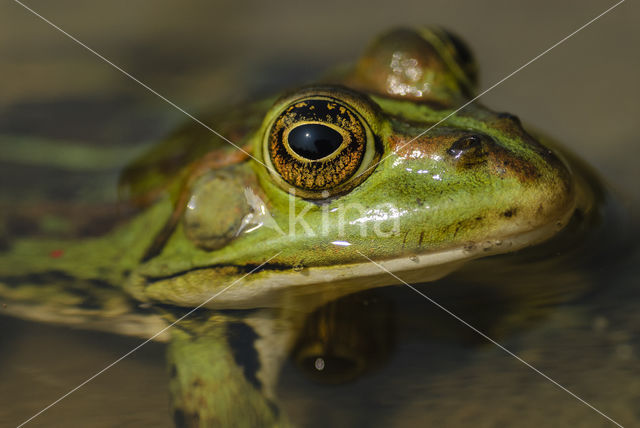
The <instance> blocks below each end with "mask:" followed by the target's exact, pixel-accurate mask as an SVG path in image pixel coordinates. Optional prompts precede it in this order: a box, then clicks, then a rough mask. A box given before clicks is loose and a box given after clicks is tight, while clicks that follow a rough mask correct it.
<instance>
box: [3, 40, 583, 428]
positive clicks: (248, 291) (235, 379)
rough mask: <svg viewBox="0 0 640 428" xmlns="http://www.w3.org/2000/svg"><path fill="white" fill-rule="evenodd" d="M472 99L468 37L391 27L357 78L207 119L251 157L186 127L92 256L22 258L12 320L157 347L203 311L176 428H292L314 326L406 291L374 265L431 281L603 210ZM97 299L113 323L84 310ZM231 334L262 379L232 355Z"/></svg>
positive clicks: (180, 379) (515, 123) (180, 389)
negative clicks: (292, 401)
mask: <svg viewBox="0 0 640 428" xmlns="http://www.w3.org/2000/svg"><path fill="white" fill-rule="evenodd" d="M476 85H477V75H476V67H475V62H474V60H473V58H472V57H471V54H470V53H469V50H468V49H467V47H466V46H465V45H464V44H463V43H462V42H461V41H460V40H459V39H458V38H457V37H455V36H453V35H451V34H450V33H448V32H446V31H444V30H441V29H436V28H430V29H417V30H413V29H397V30H393V31H390V32H387V33H385V34H383V35H381V36H379V37H378V38H377V39H376V40H375V41H374V42H373V43H372V44H371V45H370V47H369V48H368V49H367V50H366V51H365V53H364V54H363V55H362V57H361V58H360V59H359V60H358V61H357V62H356V64H355V66H353V67H352V68H350V69H349V70H348V71H345V72H341V73H336V74H333V75H330V76H328V77H327V78H325V79H324V81H322V82H321V83H319V84H315V85H312V86H306V87H303V88H300V89H296V90H293V91H290V92H287V93H285V94H283V95H280V96H278V97H277V98H271V99H267V100H263V101H258V102H254V103H250V104H247V105H246V106H244V107H240V108H237V109H229V111H228V112H225V113H224V114H221V115H220V114H218V115H216V116H212V118H211V120H210V121H208V120H207V121H206V122H209V123H212V124H213V125H212V126H213V127H214V128H216V129H217V130H219V131H220V132H221V133H222V134H223V135H225V136H227V137H228V138H230V139H231V140H232V141H233V142H234V143H235V144H237V145H238V146H240V147H241V148H242V149H243V150H238V149H237V148H235V147H233V146H232V145H230V144H228V143H227V142H225V141H222V140H221V139H219V138H218V137H216V136H214V135H211V134H210V133H209V131H207V130H206V129H203V128H201V127H200V126H199V125H197V124H189V125H187V126H185V127H183V128H182V129H179V130H178V131H177V132H176V133H175V134H174V135H172V136H171V137H169V138H168V139H167V140H166V141H164V142H161V143H160V144H159V145H158V146H157V147H155V148H154V149H152V151H150V152H148V153H146V154H145V155H144V156H142V157H141V158H139V159H138V160H136V161H135V162H133V163H132V164H131V165H130V166H129V167H128V168H127V169H125V171H123V174H122V180H121V183H120V192H121V194H122V195H124V197H125V198H126V199H127V200H128V201H130V202H131V203H132V204H134V205H136V206H137V207H138V213H137V214H136V215H135V216H133V217H132V218H131V219H129V221H127V222H125V223H122V224H120V225H118V226H117V227H115V228H114V229H113V230H112V231H110V232H109V233H107V234H105V235H104V236H101V237H95V238H88V239H84V240H80V241H69V240H60V239H51V240H43V239H27V238H25V239H18V240H15V241H14V242H11V245H10V248H9V250H7V251H5V252H4V253H3V254H2V256H1V259H0V261H1V265H0V269H1V271H0V278H1V279H2V282H0V295H2V296H3V297H4V298H5V299H8V300H9V301H11V302H12V303H11V304H10V305H9V308H8V310H7V312H8V313H12V314H15V315H18V316H21V317H27V318H28V317H31V318H37V319H40V320H44V321H54V322H65V323H67V324H74V323H75V324H77V323H80V322H83V323H86V325H85V327H87V328H98V329H104V330H110V331H115V332H118V333H125V334H133V335H139V336H143V337H144V336H147V335H150V333H151V334H152V333H153V332H154V331H157V330H159V328H157V327H158V326H159V325H161V324H159V323H158V319H159V318H158V316H156V315H153V314H152V313H156V312H155V310H157V312H158V313H161V314H162V318H164V319H165V320H168V321H175V320H178V319H179V317H180V314H181V313H183V312H184V311H182V312H181V311H180V309H179V308H185V310H186V309H188V308H194V307H200V305H202V304H203V302H205V301H206V302H207V303H206V304H205V305H204V306H203V307H202V308H200V309H199V310H198V312H197V313H196V314H194V315H193V316H192V317H189V318H187V319H185V320H182V321H180V323H178V324H176V325H175V326H174V327H173V328H172V329H171V330H170V331H171V339H170V344H169V350H168V359H169V366H170V373H171V376H172V380H171V390H172V407H173V413H174V416H175V420H176V424H177V425H181V426H211V425H217V424H219V425H222V426H247V425H251V426H260V425H264V426H272V425H273V426H277V425H286V424H287V423H288V422H287V419H286V415H284V414H283V413H282V412H281V411H279V409H278V406H277V401H276V399H275V393H274V389H275V383H276V380H277V373H278V369H279V367H280V365H281V364H282V361H283V359H284V358H285V357H286V355H287V350H288V349H289V348H290V347H291V346H292V340H293V338H294V337H295V336H296V332H297V331H298V330H299V329H300V328H301V325H302V324H303V321H304V319H305V317H306V316H308V315H309V314H310V313H312V312H313V311H314V310H315V309H317V308H319V307H320V306H322V305H323V304H326V303H327V302H331V301H333V300H335V299H338V298H340V297H342V296H346V295H348V294H351V293H354V292H358V291H361V290H366V289H371V288H375V287H381V286H388V285H391V284H398V283H399V282H400V281H398V279H396V278H395V277H394V276H392V275H390V274H389V273H387V272H384V271H383V270H382V269H381V267H382V268H384V269H385V270H388V271H390V272H392V273H393V274H394V275H397V276H398V277H401V278H402V279H403V280H404V281H407V282H428V281H434V280H436V279H438V278H441V277H442V276H444V275H446V274H448V273H450V272H452V271H453V270H456V269H457V268H458V267H460V266H461V265H462V264H464V263H466V262H468V261H470V260H473V259H477V258H480V257H485V256H489V255H496V254H502V253H509V252H514V251H516V250H519V249H522V248H524V247H528V246H531V245H534V244H538V243H540V242H543V241H545V240H547V239H549V238H550V237H552V236H554V235H556V234H557V233H558V232H559V231H560V230H562V229H563V228H564V227H565V226H566V225H567V224H568V223H569V221H570V219H571V218H572V216H573V215H574V213H575V212H576V210H579V211H580V212H582V213H584V212H588V211H589V210H591V209H592V207H593V204H594V195H593V194H592V192H591V190H590V189H589V186H588V185H587V184H586V181H585V180H586V179H585V178H584V177H583V176H581V171H582V169H581V168H580V167H575V166H574V165H573V164H572V165H569V162H568V159H570V158H569V157H567V156H566V155H563V154H561V153H560V152H559V151H558V149H557V148H556V149H554V150H552V149H551V148H549V147H547V146H543V145H542V144H541V143H540V142H539V140H538V139H537V138H536V137H533V136H532V135H531V134H529V133H528V132H527V131H525V129H524V128H523V126H522V124H521V123H520V121H519V119H518V118H517V117H516V116H513V115H511V114H507V113H496V112H493V111H491V110H489V109H487V108H486V107H484V106H482V105H480V104H478V103H476V102H474V103H470V104H469V105H466V106H465V107H464V108H462V109H461V110H460V111H456V109H458V108H459V107H461V106H462V105H463V104H465V103H466V102H467V101H468V100H469V99H471V97H473V94H474V93H475V90H476ZM440 122H441V123H440ZM435 124H438V125H437V126H434V125H435ZM304 132H306V133H307V134H310V135H311V137H306V136H304V135H302V133H304ZM314 135H316V140H315V141H316V142H317V141H320V140H322V141H321V144H320V143H318V144H315V145H314V144H311V143H309V141H310V140H309V139H310V138H311V139H312V140H313V136H314ZM305 138H306V139H305ZM292 219H293V221H292ZM363 230H365V232H366V233H363ZM53 254H55V255H56V256H55V257H53V256H52V255H53ZM365 255H366V257H365ZM368 259H370V260H373V261H374V262H375V263H376V264H374V263H371V262H370V260H368ZM87 296H89V297H91V298H92V300H93V301H94V302H100V304H101V307H100V308H99V309H91V308H89V309H87V308H83V307H81V305H79V304H78V303H79V302H82V301H84V300H86V299H87ZM212 296H215V298H211V297H212ZM43 301H46V304H44V303H43ZM138 304H142V305H143V306H144V307H145V308H147V307H151V309H144V308H143V309H140V308H138ZM34 308H37V310H35V309H34ZM141 312H142V313H141ZM65 320H71V321H65ZM81 320H82V321H81ZM105 320H106V321H105ZM238 326H240V327H238ZM242 326H244V327H242ZM238 329H239V330H242V331H248V332H249V333H247V334H248V335H249V336H251V337H253V339H252V340H250V342H252V343H253V344H254V345H255V349H256V350H257V351H256V352H257V356H256V361H257V366H258V367H259V368H258V369H253V371H252V370H250V369H248V368H247V366H243V365H242V364H239V363H238V361H237V358H235V357H234V349H233V346H231V345H230V342H231V338H233V337H236V336H234V335H235V334H236V333H234V332H236V331H238ZM247 329H248V330H247ZM243 334H244V333H243ZM240 336H242V335H240ZM159 338H162V337H159ZM165 338H166V337H165Z"/></svg>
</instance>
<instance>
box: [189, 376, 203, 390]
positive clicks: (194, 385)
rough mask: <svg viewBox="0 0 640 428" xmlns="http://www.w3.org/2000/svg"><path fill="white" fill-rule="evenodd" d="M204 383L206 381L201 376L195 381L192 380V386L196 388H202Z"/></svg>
mask: <svg viewBox="0 0 640 428" xmlns="http://www.w3.org/2000/svg"><path fill="white" fill-rule="evenodd" d="M203 385H204V381H203V380H202V379H200V378H199V377H198V378H195V379H194V380H193V382H191V386H193V387H194V388H200V387H201V386H203Z"/></svg>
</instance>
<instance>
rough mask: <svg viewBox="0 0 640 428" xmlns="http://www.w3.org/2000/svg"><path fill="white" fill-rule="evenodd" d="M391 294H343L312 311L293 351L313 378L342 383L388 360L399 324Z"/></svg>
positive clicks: (324, 381)
mask: <svg viewBox="0 0 640 428" xmlns="http://www.w3.org/2000/svg"><path fill="white" fill-rule="evenodd" d="M394 312H395V311H394V308H393V304H392V302H391V301H390V300H389V299H386V298H384V297H382V296H380V295H379V294H378V293H376V292H375V290H371V291H365V292H361V293H356V294H352V295H349V296H345V297H342V298H340V299H337V300H335V301H333V302H330V303H327V304H326V305H324V306H322V307H320V308H318V309H317V310H315V311H314V312H313V313H311V314H310V315H309V316H308V317H307V319H306V321H305V323H304V327H303V328H302V330H301V332H300V334H299V336H298V338H297V340H296V343H295V345H294V347H293V351H292V353H291V355H292V358H293V360H294V361H295V363H296V365H297V366H298V367H299V368H300V370H302V371H303V372H304V373H305V374H306V375H308V376H309V378H311V379H312V380H315V381H318V382H322V383H331V384H339V383H342V382H347V381H350V380H353V379H355V378H357V377H359V376H362V375H364V374H365V373H366V372H368V371H369V370H371V369H373V368H374V367H376V366H378V365H380V364H382V363H384V362H386V360H387V359H388V357H389V354H390V353H391V352H392V349H393V344H394V338H395V331H394V329H395V325H394Z"/></svg>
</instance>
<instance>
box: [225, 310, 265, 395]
mask: <svg viewBox="0 0 640 428" xmlns="http://www.w3.org/2000/svg"><path fill="white" fill-rule="evenodd" d="M257 339H258V335H257V334H256V332H255V331H253V329H252V328H251V327H249V326H248V325H247V324H245V323H242V322H232V323H229V325H228V326H227V341H228V343H229V347H230V348H231V353H232V354H233V359H234V360H235V361H236V364H238V366H240V367H241V368H242V370H243V373H244V377H245V378H246V379H247V381H249V383H251V384H252V385H253V386H255V387H256V388H257V389H261V382H260V380H258V378H257V376H256V375H257V373H258V370H259V369H260V359H259V358H258V351H257V350H256V347H255V342H256V340H257Z"/></svg>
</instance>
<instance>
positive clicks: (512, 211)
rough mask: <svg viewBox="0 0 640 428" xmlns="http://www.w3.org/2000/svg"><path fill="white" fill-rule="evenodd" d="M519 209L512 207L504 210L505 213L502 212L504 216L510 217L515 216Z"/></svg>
mask: <svg viewBox="0 0 640 428" xmlns="http://www.w3.org/2000/svg"><path fill="white" fill-rule="evenodd" d="M517 211H518V209H517V208H511V209H509V210H506V211H505V212H503V213H502V215H503V216H504V217H507V218H509V217H513V216H514V215H516V212H517Z"/></svg>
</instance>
